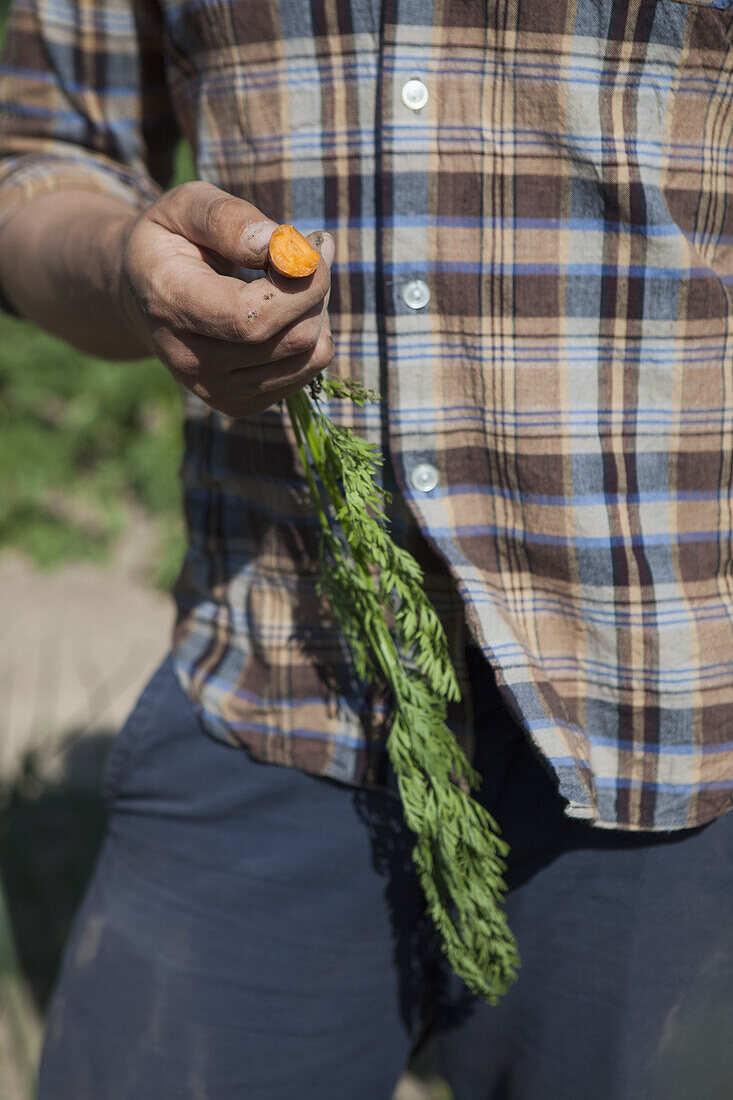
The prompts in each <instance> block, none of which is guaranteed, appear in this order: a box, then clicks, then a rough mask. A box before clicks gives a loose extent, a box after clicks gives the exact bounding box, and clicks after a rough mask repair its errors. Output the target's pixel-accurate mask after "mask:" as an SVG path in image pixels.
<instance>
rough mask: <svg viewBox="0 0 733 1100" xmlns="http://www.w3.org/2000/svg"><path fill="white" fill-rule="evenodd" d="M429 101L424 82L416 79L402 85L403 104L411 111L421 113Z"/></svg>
mask: <svg viewBox="0 0 733 1100" xmlns="http://www.w3.org/2000/svg"><path fill="white" fill-rule="evenodd" d="M427 101H428V89H427V88H426V86H425V85H424V84H423V82H422V80H418V79H417V78H416V77H414V78H413V79H412V80H408V81H407V83H405V84H403V85H402V102H403V103H404V105H405V107H409V108H410V110H411V111H421V110H422V108H423V107H424V106H425V104H426V103H427Z"/></svg>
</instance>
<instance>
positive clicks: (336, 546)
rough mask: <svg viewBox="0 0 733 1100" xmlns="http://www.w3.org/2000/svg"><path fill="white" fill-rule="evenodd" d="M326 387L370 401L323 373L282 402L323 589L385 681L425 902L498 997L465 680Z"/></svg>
mask: <svg viewBox="0 0 733 1100" xmlns="http://www.w3.org/2000/svg"><path fill="white" fill-rule="evenodd" d="M321 388H322V389H323V390H324V391H325V392H326V393H327V394H328V395H329V396H331V397H342V398H343V397H345V398H350V399H351V400H352V401H354V402H356V403H357V404H359V405H363V404H364V403H365V402H366V401H370V400H374V399H375V398H374V395H373V394H372V393H370V391H368V390H366V389H365V388H364V387H362V386H360V385H359V384H357V383H354V382H351V381H348V380H346V381H344V380H341V381H333V380H328V381H326V380H322V381H320V383H319V385H317V386H315V387H311V392H310V396H309V394H308V393H306V392H305V391H301V392H300V393H298V394H295V395H294V396H292V397H289V398H288V399H287V402H286V403H287V407H288V411H289V413H290V418H291V421H292V424H293V430H294V432H295V437H296V441H297V444H298V449H299V452H300V457H301V461H302V463H303V467H304V470H305V475H306V478H307V481H308V486H309V491H310V495H311V498H312V500H313V504H314V506H315V508H316V511H317V514H318V517H319V521H320V525H321V554H322V560H321V566H322V568H321V590H322V591H323V592H324V593H325V595H326V596H327V598H328V601H329V604H330V606H331V609H332V611H333V613H334V616H335V618H336V620H337V621H338V623H339V625H340V627H341V629H342V631H343V633H344V636H345V638H346V641H347V643H348V646H349V650H350V652H351V655H352V659H353V662H354V667H355V669H356V671H357V673H358V674H359V676H360V677H361V678H362V679H365V680H367V681H369V682H371V683H374V684H380V685H381V684H383V683H385V682H386V683H387V685H388V686H389V688H390V691H391V695H392V706H393V721H392V727H391V730H390V734H389V738H388V741H387V751H388V753H389V758H390V761H391V763H392V767H393V768H394V771H395V775H396V776H397V781H398V784H399V789H400V795H401V798H402V804H403V809H404V814H405V820H406V822H407V824H408V826H409V827H410V829H411V830H412V831H413V832H414V833H415V834H416V837H417V842H416V844H415V848H414V850H413V861H414V863H415V866H416V868H417V872H418V875H419V877H420V882H421V884H422V888H423V890H424V892H425V897H426V901H427V907H428V911H429V913H430V915H431V917H432V919H433V921H434V922H435V925H436V927H437V929H438V931H439V933H440V936H441V939H442V943H443V949H444V951H445V953H446V955H447V957H448V959H449V961H450V963H451V965H452V967H453V969H454V970H455V971H456V973H457V974H459V975H460V977H461V978H463V980H464V981H465V983H466V985H467V986H468V987H469V988H470V989H471V990H473V992H475V993H477V994H479V995H480V996H482V997H484V998H485V999H486V1000H487V1001H489V1002H490V1003H492V1004H494V1003H496V1001H497V1000H498V998H499V996H500V995H501V994H502V993H503V992H505V991H506V989H507V988H508V986H509V985H510V984H511V982H512V981H513V980H514V977H515V972H516V967H517V966H518V963H519V956H518V952H517V947H516V943H515V941H514V937H513V936H512V934H511V932H510V930H509V928H508V926H507V923H506V917H505V915H504V912H503V909H502V901H503V895H504V891H505V886H504V882H503V878H502V875H503V872H504V869H505V864H504V857H505V856H506V854H507V851H508V847H507V845H506V843H505V842H504V841H503V840H502V839H501V837H500V835H499V829H498V826H497V824H496V822H495V821H494V819H493V818H492V817H491V815H490V814H489V813H488V812H487V811H486V810H485V809H484V808H483V807H482V806H480V805H479V804H478V803H477V802H476V801H475V800H474V799H472V798H471V797H470V796H469V795H467V794H466V793H464V790H462V789H461V787H460V786H458V785H457V784H458V783H459V782H460V781H463V782H464V784H468V785H470V786H471V787H474V788H475V787H477V786H478V784H479V776H478V775H477V774H476V772H475V771H474V770H473V769H472V768H471V766H470V765H469V763H468V760H467V759H466V756H465V754H464V752H463V750H462V749H461V748H460V746H459V745H458V743H457V742H456V740H455V738H454V737H453V734H452V733H451V731H450V729H449V728H448V726H447V725H446V708H447V703H448V702H449V701H451V700H457V699H458V698H459V697H460V692H459V687H458V683H457V680H456V676H455V671H454V669H453V665H452V663H451V659H450V654H449V652H448V647H447V642H446V638H445V634H444V632H443V627H442V625H441V623H440V620H439V618H438V616H437V613H436V611H435V609H434V608H433V606H432V604H431V603H430V601H429V599H428V598H427V596H426V595H425V592H424V590H423V586H422V584H423V576H422V571H421V569H420V567H419V565H418V564H417V562H416V561H415V560H414V558H413V557H412V556H411V555H410V554H409V553H408V552H407V551H405V550H403V549H401V548H400V547H398V546H397V545H396V544H395V543H394V542H393V540H392V538H391V536H390V534H389V528H388V521H387V516H386V513H385V505H386V504H387V503H388V495H387V494H386V493H385V491H384V489H382V488H381V486H379V485H378V483H377V482H376V480H375V477H374V475H375V473H376V472H377V470H378V468H379V466H380V464H381V456H380V454H379V451H378V450H377V448H376V447H375V446H374V445H373V444H370V443H367V442H366V441H365V440H363V439H361V438H360V437H359V436H358V435H356V434H354V433H353V432H352V431H351V430H350V429H348V428H342V427H338V426H337V425H335V424H334V423H333V421H332V420H331V419H330V418H329V417H328V416H326V414H325V413H324V412H323V409H322V408H321V406H320V404H319V401H318V393H319V390H320V389H321Z"/></svg>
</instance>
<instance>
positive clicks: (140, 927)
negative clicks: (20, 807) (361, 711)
mask: <svg viewBox="0 0 733 1100" xmlns="http://www.w3.org/2000/svg"><path fill="white" fill-rule="evenodd" d="M472 665H473V670H474V680H475V696H476V703H477V705H476V712H477V713H476V733H477V765H478V767H479V770H481V771H482V773H483V774H484V776H485V779H484V785H483V789H482V794H481V797H482V800H483V801H484V802H485V803H486V804H487V805H488V806H489V807H490V808H491V810H492V812H493V813H494V814H495V816H496V817H497V819H498V820H499V823H500V825H501V826H502V829H503V832H504V835H505V837H506V838H507V840H508V841H509V843H510V844H511V846H512V850H511V856H510V865H509V873H508V881H509V887H510V890H509V895H508V899H507V913H508V917H509V922H510V925H511V927H512V929H513V930H514V932H515V934H516V936H517V939H518V941H519V947H520V952H521V955H522V968H521V970H520V976H519V980H518V982H517V983H516V985H515V986H514V987H513V988H512V990H511V991H510V993H509V994H508V995H507V996H506V997H505V998H504V999H503V1000H502V1002H501V1003H500V1005H499V1006H498V1007H496V1008H489V1007H488V1006H486V1005H484V1004H481V1003H478V1002H477V1001H476V1000H475V999H474V998H472V997H470V996H468V995H467V993H466V990H465V988H464V987H463V986H462V985H461V983H460V982H459V981H458V980H457V979H456V978H455V977H454V976H453V975H451V974H450V973H449V972H448V969H447V967H446V965H445V962H444V960H443V958H442V956H441V954H440V949H439V944H438V942H437V938H436V935H435V933H434V931H433V929H432V927H431V926H430V924H429V922H428V921H427V920H426V919H425V917H424V914H423V909H422V895H421V892H420V889H419V886H418V884H417V882H416V880H415V877H414V875H413V873H412V870H411V864H410V850H411V847H412V839H411V834H410V833H409V831H408V830H407V829H406V827H405V826H404V823H403V821H402V815H401V812H400V805H399V801H398V799H397V798H396V797H394V796H392V795H390V794H389V793H385V792H374V791H365V790H354V789H352V788H349V787H345V786H342V785H340V784H338V783H335V782H333V781H331V780H326V779H319V778H315V777H313V776H309V775H306V774H304V773H302V772H299V771H296V770H294V769H292V768H281V767H277V766H274V765H265V764H259V763H256V762H254V761H253V760H251V759H250V757H249V756H248V754H247V753H246V751H244V750H242V749H239V748H234V747H230V746H228V745H225V744H223V743H221V742H219V741H216V740H214V739H213V738H212V737H210V736H209V735H208V734H207V733H206V732H205V731H204V730H203V728H202V727H201V725H200V723H199V721H198V719H197V718H196V716H195V714H194V712H193V710H192V708H191V706H190V704H189V702H188V700H187V698H186V697H185V695H184V693H183V692H182V690H181V689H180V687H179V685H178V682H177V680H176V678H175V676H174V674H173V671H172V667H171V662H170V659H167V660H166V661H165V662H164V663H163V664H162V665H161V667H160V668H159V669H158V671H157V672H156V673H155V675H154V676H153V678H152V680H151V681H150V682H149V684H148V686H147V687H146V689H145V691H144V692H143V694H142V696H141V698H140V700H139V702H138V704H137V706H136V707H135V709H134V711H133V712H132V714H131V715H130V717H129V719H128V721H127V723H126V724H125V726H124V728H123V729H122V731H121V733H120V734H119V735H118V737H117V740H116V742H115V744H114V746H113V749H112V752H111V756H110V759H109V762H108V767H107V772H106V777H105V795H106V799H107V802H108V806H109V810H110V817H109V828H108V834H107V836H106V839H105V842H104V844H103V847H102V850H101V854H100V857H99V860H98V863H97V866H96V869H95V872H94V875H93V878H92V881H91V883H90V885H89V888H88V890H87V893H86V895H85V898H84V901H83V902H82V905H81V907H80V909H79V912H78V914H77V917H76V920H75V924H74V928H73V931H72V934H71V936H70V939H69V943H68V945H67V949H66V952H65V956H64V960H63V964H62V968H61V971H60V974H59V978H58V981H57V985H56V989H55V993H54V996H53V998H52V1002H51V1006H50V1010H49V1015H48V1019H47V1026H46V1035H45V1042H44V1047H43V1052H42V1059H41V1066H40V1075H39V1091H38V1100H204V1098H205V1100H389V1098H390V1097H391V1095H392V1091H393V1089H394V1087H395V1083H396V1081H397V1078H398V1077H399V1075H400V1073H401V1071H402V1070H403V1068H404V1066H405V1064H406V1062H407V1060H408V1057H409V1054H410V1051H411V1049H412V1047H413V1045H414V1044H415V1042H416V1041H417V1040H418V1039H421V1038H425V1036H426V1035H429V1036H430V1039H429V1041H431V1042H432V1043H434V1044H435V1046H436V1048H437V1050H438V1053H439V1055H440V1058H441V1060H442V1064H443V1066H444V1073H445V1076H446V1077H447V1079H448V1080H449V1081H450V1083H451V1085H452V1087H453V1089H454V1092H455V1097H456V1100H561V1098H563V1100H564V1098H566V1097H572V1098H573V1100H657V1098H658V1100H693V1098H694V1100H730V1097H732V1096H733V1043H731V1034H733V918H732V917H731V913H732V912H733V904H732V903H733V817H732V816H731V815H726V816H725V817H723V818H721V819H719V820H718V821H716V822H715V823H713V824H711V825H709V826H706V827H704V828H702V829H696V830H685V831H683V832H679V833H675V834H670V835H665V836H661V837H660V836H658V835H649V834H645V835H644V834H633V835H631V834H622V833H614V832H608V831H605V830H597V829H592V828H591V827H589V826H587V825H585V824H583V823H580V822H573V821H570V820H568V819H567V818H565V817H564V816H563V814H562V806H561V802H560V800H559V798H558V796H557V795H556V793H555V789H554V785H553V783H552V780H551V777H550V776H549V775H548V774H547V772H546V771H545V769H544V766H543V765H542V764H541V763H540V762H539V761H538V760H537V759H536V757H535V755H534V753H533V751H532V750H531V748H530V747H529V746H528V744H527V741H526V739H525V738H524V736H523V734H522V732H521V730H519V729H518V728H517V727H516V725H515V724H514V723H513V721H512V720H511V718H510V717H509V715H508V714H507V712H506V711H505V710H504V709H503V707H502V706H501V704H500V702H499V699H498V695H497V693H496V690H495V688H494V687H493V685H491V684H487V682H486V670H485V667H484V666H482V665H481V664H480V661H479V660H478V659H477V658H476V657H475V656H473V657H472Z"/></svg>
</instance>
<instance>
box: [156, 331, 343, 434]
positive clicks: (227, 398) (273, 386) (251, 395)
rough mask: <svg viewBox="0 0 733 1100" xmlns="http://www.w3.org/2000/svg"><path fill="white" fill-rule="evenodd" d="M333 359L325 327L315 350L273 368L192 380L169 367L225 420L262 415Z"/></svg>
mask: <svg viewBox="0 0 733 1100" xmlns="http://www.w3.org/2000/svg"><path fill="white" fill-rule="evenodd" d="M332 359H333V339H332V337H331V333H330V329H327V328H326V326H324V329H323V331H322V333H321V337H320V339H319V340H318V343H317V344H316V346H315V347H313V348H311V349H309V351H307V352H303V353H301V354H300V355H293V356H290V357H289V358H287V359H282V360H279V361H278V362H276V363H272V364H259V365H257V366H253V367H243V368H240V369H238V370H236V371H232V372H229V373H227V374H225V375H216V374H213V373H207V374H206V376H205V377H202V376H193V375H191V374H189V373H187V372H185V371H180V370H179V369H177V368H176V367H175V366H170V365H169V370H170V371H171V373H172V374H173V376H174V378H176V379H177V381H179V382H181V383H182V385H184V386H185V387H186V388H187V389H189V390H191V391H192V392H193V393H195V394H196V395H197V396H198V397H200V398H201V399H202V400H203V401H205V402H206V403H207V404H208V405H210V406H211V407H212V408H214V409H218V410H219V411H220V412H223V413H225V414H226V415H227V416H233V417H240V416H249V415H252V414H253V413H258V412H261V411H262V410H263V409H266V408H267V407H268V406H269V405H272V404H275V403H276V402H277V401H281V400H282V399H283V397H287V396H289V395H290V394H291V393H295V392H296V391H297V390H299V389H302V388H303V386H304V385H306V384H307V383H308V382H310V381H312V380H313V378H315V377H316V375H317V374H319V373H320V372H321V371H322V370H324V368H325V367H327V366H328V364H329V363H330V362H331V360H332Z"/></svg>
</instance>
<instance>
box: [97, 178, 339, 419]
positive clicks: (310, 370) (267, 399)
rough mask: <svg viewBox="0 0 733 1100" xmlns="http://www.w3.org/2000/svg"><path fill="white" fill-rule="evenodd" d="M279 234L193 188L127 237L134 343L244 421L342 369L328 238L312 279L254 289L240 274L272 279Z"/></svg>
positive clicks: (248, 211)
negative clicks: (336, 364) (272, 250)
mask: <svg viewBox="0 0 733 1100" xmlns="http://www.w3.org/2000/svg"><path fill="white" fill-rule="evenodd" d="M276 224H277V223H276V222H273V221H270V220H269V219H268V218H266V217H265V216H264V215H263V214H262V213H261V211H259V210H258V209H257V208H256V207H255V206H252V205H251V204H250V203H248V202H245V201H243V200H242V199H237V198H234V197H233V196H231V195H228V194H226V193H225V192H223V191H220V190H219V189H218V188H216V187H214V186H213V185H211V184H208V183H186V184H183V185H182V186H181V187H177V188H175V189H174V190H173V191H169V192H168V193H167V194H166V195H164V196H163V197H162V198H161V199H159V201H158V202H156V203H155V204H154V205H153V206H151V207H149V208H148V209H147V210H146V211H145V212H144V213H143V214H141V215H140V217H138V218H137V219H136V220H135V221H134V222H133V223H132V225H131V226H129V227H127V228H126V230H125V232H124V233H123V234H122V235H121V238H120V253H121V257H120V269H119V270H120V278H119V282H118V294H119V296H120V304H121V309H122V311H123V313H124V316H125V318H126V321H127V324H128V327H129V328H130V329H131V332H132V334H133V337H134V338H135V339H136V340H138V341H142V342H143V343H144V344H146V345H147V346H148V347H149V348H150V350H151V351H152V352H153V353H154V354H155V355H157V356H159V357H160V358H161V359H162V360H163V362H164V363H165V365H166V367H167V368H168V370H169V371H170V372H171V374H172V375H173V377H174V378H175V379H177V380H178V381H179V382H181V383H182V384H183V385H184V386H186V387H187V388H188V389H190V390H191V391H192V392H193V393H195V394H197V395H198V396H199V397H201V398H203V400H204V401H205V402H206V403H207V404H209V405H211V406H212V407H213V408H215V409H219V410H220V411H221V412H223V413H226V414H227V415H228V416H232V417H241V416H248V415H250V414H252V413H258V412H261V411H262V409H265V408H266V407H267V406H268V405H271V404H273V403H275V402H277V401H280V400H281V399H282V398H283V397H287V396H288V395H289V394H291V393H294V392H295V391H296V390H299V389H301V388H302V386H304V385H305V384H306V383H307V382H309V381H310V380H311V379H313V378H314V377H315V376H316V375H317V374H318V372H319V371H321V370H323V368H324V367H326V366H328V364H329V363H330V362H331V359H332V358H333V340H332V338H331V330H330V326H329V322H328V314H327V312H326V307H327V305H328V296H329V291H330V274H329V271H330V266H331V261H332V259H333V254H334V246H333V239H332V238H331V237H330V236H329V235H328V234H327V233H315V234H311V236H310V241H311V243H312V244H313V245H314V247H315V248H317V249H318V251H319V252H320V253H321V257H322V259H321V262H320V263H319V264H318V267H317V268H316V270H315V271H314V273H313V274H312V275H309V276H307V277H306V278H303V279H289V278H286V277H284V276H282V275H279V274H278V273H277V272H276V271H274V270H272V269H270V270H268V272H267V277H266V278H257V279H254V280H253V281H252V282H245V281H243V280H242V279H240V278H236V277H235V275H234V272H235V271H236V269H237V268H238V267H244V268H250V269H261V270H262V269H265V268H266V266H267V246H268V242H269V239H270V235H271V233H272V231H273V230H274V229H275V227H276Z"/></svg>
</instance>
